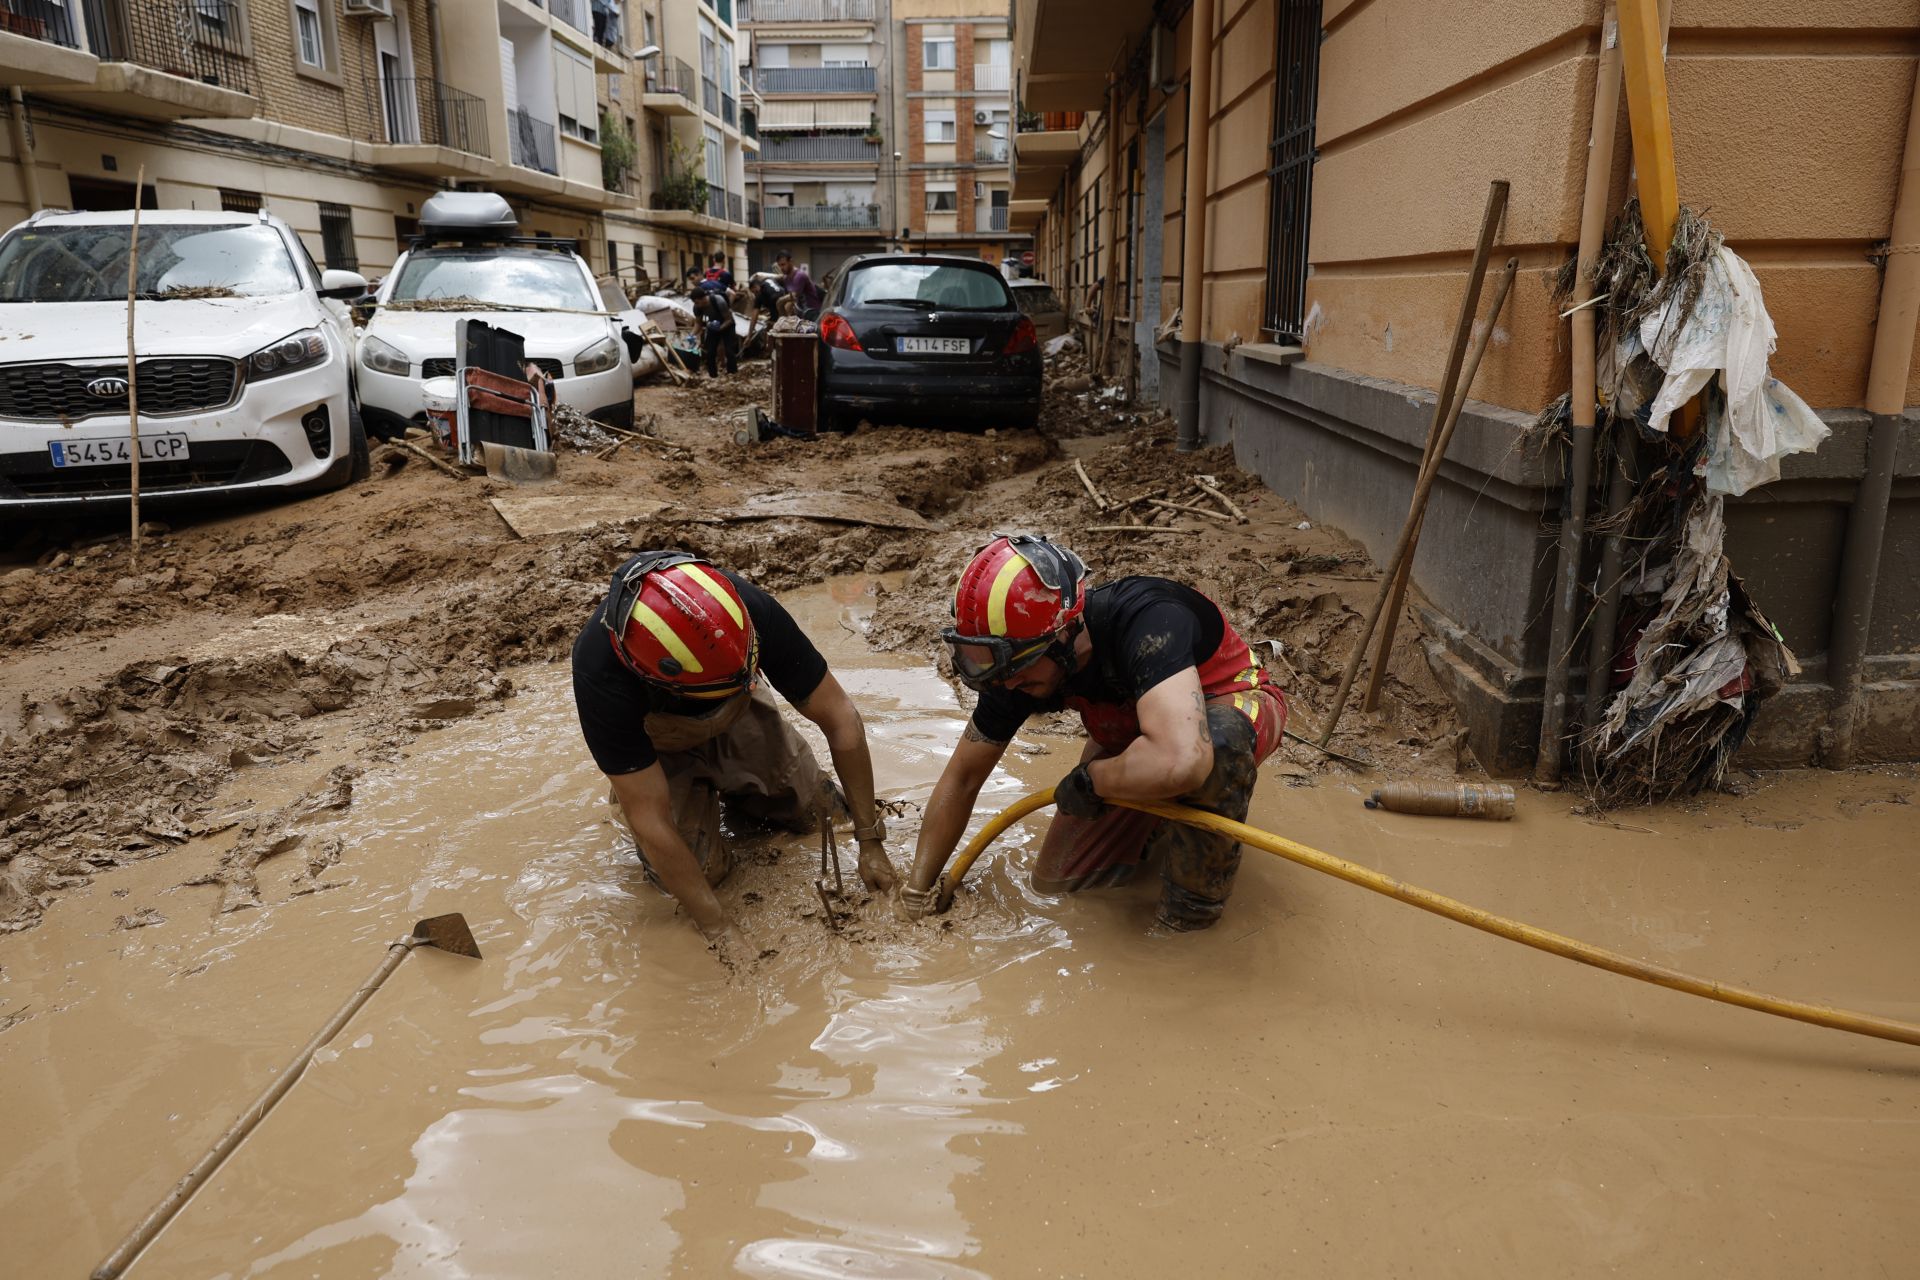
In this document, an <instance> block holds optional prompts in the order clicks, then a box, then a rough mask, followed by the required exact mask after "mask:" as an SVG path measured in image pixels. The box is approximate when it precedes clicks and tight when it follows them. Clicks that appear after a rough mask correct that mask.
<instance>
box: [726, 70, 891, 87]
mask: <svg viewBox="0 0 1920 1280" xmlns="http://www.w3.org/2000/svg"><path fill="white" fill-rule="evenodd" d="M754 83H755V84H756V85H758V86H759V89H760V92H762V93H872V92H873V91H874V86H875V84H876V77H875V74H874V69H873V68H872V67H762V68H760V70H759V73H758V75H757V77H756V79H755V81H754Z"/></svg>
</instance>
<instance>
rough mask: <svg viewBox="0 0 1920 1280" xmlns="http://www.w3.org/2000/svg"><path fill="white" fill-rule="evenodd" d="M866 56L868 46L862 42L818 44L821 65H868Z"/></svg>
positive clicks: (867, 54)
mask: <svg viewBox="0 0 1920 1280" xmlns="http://www.w3.org/2000/svg"><path fill="white" fill-rule="evenodd" d="M868 57H869V53H868V46H866V45H864V44H823V45H821V46H820V65H821V66H823V67H864V66H867V65H868Z"/></svg>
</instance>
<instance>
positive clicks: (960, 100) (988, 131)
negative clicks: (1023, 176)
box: [892, 0, 1030, 265]
mask: <svg viewBox="0 0 1920 1280" xmlns="http://www.w3.org/2000/svg"><path fill="white" fill-rule="evenodd" d="M893 7H894V17H895V22H894V24H893V28H892V35H893V41H894V44H893V54H894V58H895V61H896V65H897V66H899V67H900V68H901V75H900V86H901V92H900V93H899V95H898V96H897V98H896V100H895V102H894V132H895V133H896V135H897V136H899V137H900V138H901V139H903V140H904V142H905V144H906V145H905V148H904V151H905V162H906V172H905V184H904V185H905V198H904V201H903V204H902V210H903V218H902V226H903V235H904V236H905V238H906V240H907V242H908V243H909V244H910V245H911V246H912V247H914V248H924V249H926V250H928V251H930V252H936V253H960V254H966V255H968V256H970V257H978V258H982V259H984V260H986V261H988V262H992V263H994V264H995V265H998V264H1000V263H1001V262H1002V261H1003V260H1005V259H1007V258H1012V259H1013V260H1014V261H1015V262H1018V261H1019V260H1020V258H1021V256H1022V255H1023V254H1024V253H1025V252H1026V250H1027V249H1028V247H1029V244H1030V237H1029V236H1028V235H1027V234H1026V233H1025V232H1023V231H1019V230H1016V229H1014V228H1013V227H1012V225H1011V224H1010V221H1009V218H1010V213H1011V202H1012V198H1013V166H1012V155H1013V151H1012V148H1013V138H1014V132H1015V127H1016V119H1015V111H1014V97H1013V41H1012V39H1011V31H1010V25H1011V24H1010V20H1009V13H1008V7H1007V5H1006V3H1005V0H893Z"/></svg>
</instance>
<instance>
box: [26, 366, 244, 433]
mask: <svg viewBox="0 0 1920 1280" xmlns="http://www.w3.org/2000/svg"><path fill="white" fill-rule="evenodd" d="M126 376H127V366H126V365H125V364H117V365H109V364H10V365H0V418H12V419H15V420H16V421H23V422H62V421H67V422H71V421H74V420H75V419H79V418H90V417H93V416H95V415H97V414H103V413H113V414H124V413H126V411H127V397H126V395H125V393H122V394H120V395H117V396H96V395H92V394H89V393H88V391H87V384H88V383H90V382H93V381H95V380H96V379H100V378H125V377H126ZM239 389H240V379H239V366H238V365H237V364H235V363H234V362H233V361H232V360H226V359H221V358H219V357H214V356H208V357H200V358H191V359H172V358H158V357H157V358H155V359H152V360H142V361H141V362H140V416H141V417H143V418H145V417H149V416H151V417H156V418H163V417H170V416H173V415H175V414H182V413H201V412H205V411H206V410H209V409H223V408H225V407H226V406H227V405H230V404H232V403H233V401H234V397H235V396H236V395H237V394H238V392H239Z"/></svg>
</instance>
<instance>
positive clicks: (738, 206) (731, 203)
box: [727, 191, 747, 222]
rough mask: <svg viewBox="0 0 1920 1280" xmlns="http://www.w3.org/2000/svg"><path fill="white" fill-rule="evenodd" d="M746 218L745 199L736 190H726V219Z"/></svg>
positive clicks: (740, 220)
mask: <svg viewBox="0 0 1920 1280" xmlns="http://www.w3.org/2000/svg"><path fill="white" fill-rule="evenodd" d="M746 220H747V201H746V197H745V196H742V195H741V194H740V193H739V192H738V191H729V192H727V221H728V222H745V221H746Z"/></svg>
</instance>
